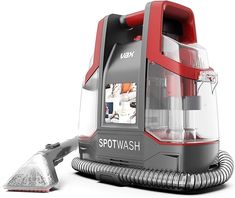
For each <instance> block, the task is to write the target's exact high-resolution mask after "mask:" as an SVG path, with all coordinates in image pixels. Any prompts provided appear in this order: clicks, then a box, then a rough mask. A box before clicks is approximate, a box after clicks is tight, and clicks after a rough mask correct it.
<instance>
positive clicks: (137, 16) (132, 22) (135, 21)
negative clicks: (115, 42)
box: [120, 11, 144, 28]
mask: <svg viewBox="0 0 235 198" xmlns="http://www.w3.org/2000/svg"><path fill="white" fill-rule="evenodd" d="M143 22H144V11H139V12H135V13H132V14H128V15H124V16H121V17H120V23H121V24H122V25H125V26H127V27H129V28H134V27H136V26H139V25H143Z"/></svg>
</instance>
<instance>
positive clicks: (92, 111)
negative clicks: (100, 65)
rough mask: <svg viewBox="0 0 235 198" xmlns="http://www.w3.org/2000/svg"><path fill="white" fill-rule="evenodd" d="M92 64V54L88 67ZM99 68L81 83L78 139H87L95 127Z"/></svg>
mask: <svg viewBox="0 0 235 198" xmlns="http://www.w3.org/2000/svg"><path fill="white" fill-rule="evenodd" d="M92 64H93V56H92V58H91V60H90V65H89V68H90V67H91V66H92ZM98 85H99V69H97V70H96V71H95V72H94V73H93V75H92V76H91V77H90V79H89V80H88V81H87V82H85V80H84V83H83V86H82V91H81V102H80V112H79V113H80V115H79V126H78V128H79V130H78V131H79V139H82V140H86V139H89V138H90V137H91V136H92V135H93V133H94V132H95V131H96V129H97V109H98Z"/></svg>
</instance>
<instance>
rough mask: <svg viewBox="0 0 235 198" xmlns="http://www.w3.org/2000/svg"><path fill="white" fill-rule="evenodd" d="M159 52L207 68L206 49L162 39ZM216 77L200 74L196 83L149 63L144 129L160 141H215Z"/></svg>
mask: <svg viewBox="0 0 235 198" xmlns="http://www.w3.org/2000/svg"><path fill="white" fill-rule="evenodd" d="M162 52H163V54H164V55H165V56H167V57H168V58H170V59H173V60H174V61H177V62H180V63H182V64H184V65H187V66H189V67H193V68H198V69H208V68H209V63H208V58H207V52H206V50H205V49H204V48H203V47H201V46H200V45H198V44H197V43H194V44H188V45H186V44H183V43H179V42H178V41H176V40H174V39H172V38H169V37H167V36H163V46H162ZM216 85H217V75H216V74H215V73H214V72H213V71H211V70H208V71H206V70H205V71H203V72H201V75H200V76H199V78H198V80H193V79H189V78H185V77H182V76H179V75H177V74H175V73H173V72H171V71H168V70H166V69H164V68H163V67H161V66H159V65H157V64H149V66H148V68H147V82H146V112H145V130H146V132H148V133H150V134H151V135H153V136H154V137H155V138H157V139H158V140H160V141H167V142H179V143H181V142H182V143H184V142H187V143H198V142H209V141H215V140H218V115H217V100H216V90H215V89H216Z"/></svg>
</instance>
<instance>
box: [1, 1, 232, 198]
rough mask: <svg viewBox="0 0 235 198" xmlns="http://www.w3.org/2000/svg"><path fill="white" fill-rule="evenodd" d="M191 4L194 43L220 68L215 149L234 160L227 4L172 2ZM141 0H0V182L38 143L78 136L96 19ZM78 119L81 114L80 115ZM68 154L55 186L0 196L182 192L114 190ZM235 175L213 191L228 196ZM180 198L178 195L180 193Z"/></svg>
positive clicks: (134, 8)
mask: <svg viewBox="0 0 235 198" xmlns="http://www.w3.org/2000/svg"><path fill="white" fill-rule="evenodd" d="M177 2H178V3H182V4H184V5H186V6H188V7H190V8H192V9H193V11H194V13H195V17H196V25H197V35H198V41H199V43H200V44H202V45H203V46H205V47H206V48H207V50H208V53H209V60H210V64H211V66H212V67H213V68H214V69H215V70H216V71H217V72H218V73H219V85H218V88H217V95H218V105H219V120H220V140H221V145H220V146H221V149H224V150H226V151H228V152H229V153H230V154H231V155H232V156H233V158H235V151H234V138H235V130H234V124H235V122H234V118H235V116H234V110H235V94H234V91H235V88H234V86H235V77H234V76H235V64H234V59H235V54H234V52H235V50H234V46H235V36H234V35H235V26H234V19H235V10H234V7H235V5H234V1H233V0H230V1H225V0H223V1H221V0H220V1H218V0H214V1H209V0H179V1H177ZM146 3H147V1H145V0H141V1H140V0H138V1H137V0H136V1H133V0H107V1H104V0H99V1H91V0H90V1H80V0H77V1H72V0H65V1H60V0H54V1H51V0H37V1H34V0H28V1H26V0H20V1H19V0H15V1H14V0H1V1H0V154H1V161H0V185H1V186H2V185H3V184H4V182H6V180H7V179H8V178H9V177H10V176H11V175H12V174H13V173H14V171H16V170H17V168H19V166H20V165H21V164H22V163H23V162H25V161H26V160H27V159H28V158H29V157H30V156H31V155H32V154H34V153H35V152H36V151H38V150H40V149H42V148H43V147H44V145H45V144H47V143H53V142H56V141H63V140H64V139H67V138H70V137H73V136H75V135H77V134H78V119H79V100H80V87H81V83H82V80H83V77H84V73H85V71H86V69H87V67H88V64H89V60H90V56H91V54H92V53H93V50H94V42H95V34H96V28H97V22H98V20H100V19H101V18H102V17H104V16H105V15H108V14H110V13H118V14H128V13H132V12H135V11H139V10H142V9H144V6H145V4H146ZM83 116H85V115H83ZM77 155H78V152H75V153H73V154H71V155H70V156H68V157H67V158H65V161H64V162H63V163H62V164H60V165H59V166H58V167H57V173H58V176H59V179H60V183H59V185H58V190H56V191H53V192H50V193H47V194H38V193H14V192H5V190H4V189H3V188H2V187H1V188H0V197H65V196H76V197H85V196H86V197H158V196H162V197H178V196H183V195H178V194H176V195H175V194H169V193H162V192H156V191H147V190H141V189H137V188H130V187H116V186H112V185H107V184H101V183H98V182H97V181H96V180H91V179H87V178H83V177H81V176H77V175H75V172H74V171H73V170H72V168H71V166H70V163H71V160H72V159H73V157H75V156H77ZM234 182H235V176H233V177H232V178H231V179H230V180H229V182H228V183H227V184H226V185H225V187H223V188H222V189H220V190H217V191H213V192H209V193H206V194H203V195H197V196H198V197H202V196H203V197H206V196H207V197H221V196H224V197H225V196H226V195H228V196H229V195H231V194H232V193H235V188H234V185H235V184H234ZM184 196H185V195H184Z"/></svg>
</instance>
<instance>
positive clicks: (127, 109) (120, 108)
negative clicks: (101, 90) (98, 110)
mask: <svg viewBox="0 0 235 198" xmlns="http://www.w3.org/2000/svg"><path fill="white" fill-rule="evenodd" d="M136 90H137V85H136V83H132V82H127V83H115V84H107V85H106V86H105V110H104V111H105V112H104V113H105V122H106V123H121V124H135V123H136Z"/></svg>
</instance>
